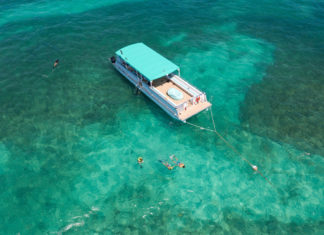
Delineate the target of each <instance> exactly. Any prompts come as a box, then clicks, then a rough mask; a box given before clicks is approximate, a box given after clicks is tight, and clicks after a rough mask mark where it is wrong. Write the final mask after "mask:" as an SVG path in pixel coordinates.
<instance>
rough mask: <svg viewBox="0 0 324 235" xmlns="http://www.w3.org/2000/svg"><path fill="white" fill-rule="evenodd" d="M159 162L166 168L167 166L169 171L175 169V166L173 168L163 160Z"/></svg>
mask: <svg viewBox="0 0 324 235" xmlns="http://www.w3.org/2000/svg"><path fill="white" fill-rule="evenodd" d="M159 162H161V163H162V164H163V165H164V166H166V167H167V168H168V169H169V170H173V168H174V167H175V166H171V165H170V164H169V163H168V162H167V161H162V160H159Z"/></svg>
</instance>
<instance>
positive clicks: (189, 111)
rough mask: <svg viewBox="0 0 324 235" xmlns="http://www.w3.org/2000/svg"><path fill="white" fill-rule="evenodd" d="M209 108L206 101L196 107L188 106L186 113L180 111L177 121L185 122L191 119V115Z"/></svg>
mask: <svg viewBox="0 0 324 235" xmlns="http://www.w3.org/2000/svg"><path fill="white" fill-rule="evenodd" d="M210 106H211V103H209V102H208V101H206V102H203V103H199V104H196V105H192V104H191V105H189V106H188V108H187V110H186V111H182V112H180V113H179V119H180V120H181V121H185V120H187V119H188V118H190V117H192V116H193V115H195V114H197V113H199V112H201V111H203V110H205V109H207V108H209V107H210Z"/></svg>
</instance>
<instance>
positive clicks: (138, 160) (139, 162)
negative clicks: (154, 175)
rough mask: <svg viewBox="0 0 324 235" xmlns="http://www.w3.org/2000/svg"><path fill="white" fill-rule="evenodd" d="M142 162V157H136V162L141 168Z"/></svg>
mask: <svg viewBox="0 0 324 235" xmlns="http://www.w3.org/2000/svg"><path fill="white" fill-rule="evenodd" d="M143 162H144V159H143V158H142V157H139V158H137V163H138V164H139V165H140V167H141V168H142V167H143V166H142V163H143Z"/></svg>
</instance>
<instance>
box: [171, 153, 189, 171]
mask: <svg viewBox="0 0 324 235" xmlns="http://www.w3.org/2000/svg"><path fill="white" fill-rule="evenodd" d="M170 159H171V160H172V161H173V162H174V163H175V164H176V165H177V166H178V167H180V168H186V166H185V164H183V163H181V162H180V161H179V160H178V158H177V157H176V156H174V155H171V156H170ZM174 159H175V160H174Z"/></svg>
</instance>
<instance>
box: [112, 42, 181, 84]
mask: <svg viewBox="0 0 324 235" xmlns="http://www.w3.org/2000/svg"><path fill="white" fill-rule="evenodd" d="M116 55H118V56H120V57H121V58H122V59H123V60H124V61H125V62H126V63H128V64H129V65H130V66H132V67H133V68H134V69H136V70H137V71H138V72H139V73H141V74H142V75H144V76H145V77H146V78H147V79H148V80H150V81H153V80H155V79H158V78H161V77H163V76H165V75H167V74H170V73H173V72H175V71H177V70H179V67H178V66H177V65H175V64H174V63H172V62H171V61H170V60H168V59H166V58H164V57H163V56H161V55H160V54H159V53H157V52H156V51H154V50H152V49H151V48H149V47H148V46H146V45H145V44H144V43H141V42H140V43H135V44H131V45H129V46H126V47H124V48H122V49H120V50H118V51H116Z"/></svg>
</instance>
